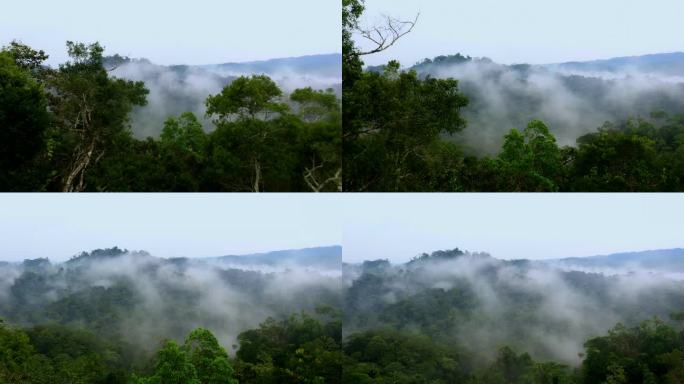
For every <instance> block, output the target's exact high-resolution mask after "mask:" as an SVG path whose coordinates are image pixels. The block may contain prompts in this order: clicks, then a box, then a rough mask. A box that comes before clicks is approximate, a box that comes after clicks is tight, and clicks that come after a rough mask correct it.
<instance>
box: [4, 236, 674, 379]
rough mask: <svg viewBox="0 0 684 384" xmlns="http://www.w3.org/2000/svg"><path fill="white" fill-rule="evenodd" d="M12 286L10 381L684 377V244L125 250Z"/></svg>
mask: <svg viewBox="0 0 684 384" xmlns="http://www.w3.org/2000/svg"><path fill="white" fill-rule="evenodd" d="M0 288H1V289H0V292H1V293H2V294H1V295H0V318H2V319H3V320H2V323H0V352H2V353H0V356H5V357H3V358H0V361H2V362H3V363H2V364H3V365H0V378H3V379H4V380H5V381H6V382H8V383H14V382H22V383H45V382H50V383H74V382H75V383H99V382H103V383H166V382H176V381H169V380H171V379H172V378H175V379H177V380H180V381H177V382H183V383H190V382H193V383H194V382H196V383H274V384H275V383H293V384H294V383H308V382H311V383H345V384H346V383H349V384H351V383H390V382H391V383H399V384H411V383H428V382H429V383H444V384H446V383H460V382H463V383H472V384H476V383H481V384H490V383H491V384H494V383H514V384H515V383H519V384H530V383H532V384H547V383H567V384H575V383H576V384H580V383H582V384H585V383H586V384H593V383H605V382H608V383H610V382H616V381H615V380H617V382H623V383H643V382H653V383H664V384H670V383H678V382H680V380H681V379H682V377H683V376H682V374H683V373H684V359H682V357H683V355H682V354H684V324H683V323H682V322H683V321H684V311H683V310H684V249H665V250H654V251H644V252H632V253H621V254H611V255H604V256H591V257H573V258H564V259H546V260H524V259H520V260H503V259H497V258H495V257H492V256H491V255H489V254H487V253H482V252H480V253H478V252H468V251H461V250H459V249H453V250H446V251H436V252H432V253H430V254H427V253H424V254H421V255H418V256H416V257H414V258H413V259H411V260H410V261H409V262H406V263H396V262H391V261H390V260H386V259H381V260H367V261H364V262H360V263H345V262H343V257H342V248H341V247H339V246H333V247H318V248H308V249H300V250H283V251H275V252H268V253H259V254H251V255H240V256H234V255H228V256H217V257H188V258H183V257H180V258H169V259H167V258H160V257H156V256H154V255H151V254H149V253H147V252H145V251H127V250H123V249H120V248H117V247H114V248H108V249H97V250H93V251H90V252H82V253H80V254H77V255H75V256H73V257H72V258H71V259H69V260H68V261H65V262H51V261H50V260H49V259H47V258H41V259H33V260H24V261H23V262H3V263H0ZM3 354H4V355H3ZM212 377H213V379H212ZM193 378H194V379H193ZM192 380H197V381H192ZM620 380H622V381H620Z"/></svg>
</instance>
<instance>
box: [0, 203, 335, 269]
mask: <svg viewBox="0 0 684 384" xmlns="http://www.w3.org/2000/svg"><path fill="white" fill-rule="evenodd" d="M341 209H342V208H341V207H340V205H339V204H338V203H337V202H336V201H335V200H334V199H333V196H332V195H304V194H259V195H257V194H225V193H223V194H162V193H155V194H77V195H76V194H75V195H68V194H0V260H3V261H20V260H23V259H26V258H37V257H49V258H50V259H51V260H53V261H63V260H66V259H68V258H69V257H70V256H72V255H74V254H76V253H80V252H81V251H89V250H92V249H97V248H106V247H112V246H114V245H118V246H119V247H120V248H127V249H129V250H147V251H149V252H150V253H152V254H153V255H155V256H160V257H179V256H187V257H202V256H221V255H229V254H245V253H252V252H263V251H274V250H283V249H296V248H305V247H312V246H319V245H338V244H340V243H341V233H342V231H341V222H340V220H341V215H342V211H341Z"/></svg>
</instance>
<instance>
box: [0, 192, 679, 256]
mask: <svg viewBox="0 0 684 384" xmlns="http://www.w3.org/2000/svg"><path fill="white" fill-rule="evenodd" d="M682 217H684V194H323V195H314V194H76V195H70V194H3V195H0V260H3V261H21V260H24V259H27V258H37V257H49V258H50V259H51V260H53V261H64V260H67V259H68V258H70V257H71V256H73V255H75V254H77V253H80V252H81V251H90V250H93V249H97V248H106V247H112V246H115V245H116V246H119V247H120V248H126V249H129V250H146V251H148V252H150V253H152V254H153V255H155V256H159V257H207V256H221V255H230V254H248V253H254V252H267V251H274V250H284V249H298V248H305V247H312V246H325V245H342V246H343V257H344V260H345V261H346V262H360V261H363V260H375V259H390V260H392V261H394V262H405V261H408V260H410V259H411V258H412V257H414V256H416V255H419V254H421V253H423V252H427V253H429V252H432V251H436V250H445V249H453V248H456V247H458V248H460V249H464V250H470V251H482V252H489V253H490V254H492V255H493V256H494V257H497V258H501V259H521V258H528V259H545V258H562V257H574V256H592V255H598V254H609V253H615V252H628V251H641V250H650V249H665V248H677V247H684V235H682V231H681V227H682V226H681V218H682Z"/></svg>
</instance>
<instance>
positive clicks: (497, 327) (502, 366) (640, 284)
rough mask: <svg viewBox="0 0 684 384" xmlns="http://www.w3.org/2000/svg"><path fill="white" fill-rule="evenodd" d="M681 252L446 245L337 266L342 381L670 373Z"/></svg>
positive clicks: (680, 302) (615, 378)
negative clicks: (478, 249)
mask: <svg viewBox="0 0 684 384" xmlns="http://www.w3.org/2000/svg"><path fill="white" fill-rule="evenodd" d="M657 255H660V257H659V260H660V262H659V264H657V265H654V264H651V267H652V268H645V267H642V266H643V265H648V264H649V258H650V257H651V256H657ZM682 259H684V251H682V250H681V249H679V250H667V251H657V252H645V253H635V254H620V255H611V256H605V257H587V258H577V259H563V260H549V261H530V260H513V261H504V260H498V259H495V258H493V257H491V256H490V255H488V254H486V253H471V252H465V251H461V250H459V249H453V250H446V251H437V252H433V253H431V254H422V255H419V256H417V257H415V258H414V259H413V260H411V261H410V262H408V263H405V264H392V263H390V262H389V261H388V260H374V261H365V262H363V263H361V264H346V265H345V266H344V277H343V280H344V286H345V291H346V293H345V305H344V311H343V319H344V320H343V324H344V328H343V329H344V335H345V339H344V340H345V343H344V345H343V348H344V352H345V356H347V360H345V366H344V380H345V381H344V382H345V383H460V382H462V383H587V384H589V383H592V384H594V383H635V384H636V383H647V382H651V383H680V382H681V380H682V379H684V375H683V374H684V360H683V359H682V357H684V354H683V353H684V349H683V348H684V324H682V322H681V320H682V319H684V316H682V312H681V309H682V308H684V279H683V278H682V274H681V273H682V272H684V269H682V264H681V260H682ZM578 260H581V261H578ZM637 260H640V261H641V262H642V263H643V264H641V265H640V264H639V263H635V261H637ZM668 260H669V261H668ZM580 264H583V265H582V266H581V267H582V268H587V267H591V268H592V270H593V272H584V271H582V270H580V269H577V268H575V269H573V266H574V265H580ZM665 264H668V265H667V266H666V265H665ZM668 267H669V268H668ZM601 270H602V272H599V271H601ZM677 272H678V274H677Z"/></svg>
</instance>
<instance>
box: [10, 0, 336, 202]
mask: <svg viewBox="0 0 684 384" xmlns="http://www.w3.org/2000/svg"><path fill="white" fill-rule="evenodd" d="M340 25H341V18H340V5H339V4H338V3H335V2H333V1H318V0H297V1H296V2H294V3H285V2H281V1H275V0H256V1H240V2H222V1H213V0H198V1H195V2H192V3H188V2H182V1H178V0H172V1H158V0H155V1H144V2H139V1H132V0H123V1H119V2H117V3H116V4H101V3H94V2H89V1H85V0H65V1H60V2H53V1H46V0H40V1H34V2H10V3H7V4H5V5H4V7H3V11H2V12H1V13H0V127H2V129H0V191H17V192H23V191H36V192H42V191H48V192H81V191H89V192H101V191H106V192H198V191H200V192H262V191H268V192H335V191H340V190H341V188H342V179H341V177H342V174H341V172H342V171H341V112H340V110H341V92H342V67H341V53H340V51H341V48H340V45H341V42H340V41H341V39H340V30H341V26H340Z"/></svg>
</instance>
